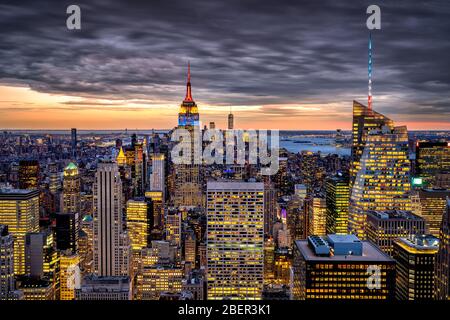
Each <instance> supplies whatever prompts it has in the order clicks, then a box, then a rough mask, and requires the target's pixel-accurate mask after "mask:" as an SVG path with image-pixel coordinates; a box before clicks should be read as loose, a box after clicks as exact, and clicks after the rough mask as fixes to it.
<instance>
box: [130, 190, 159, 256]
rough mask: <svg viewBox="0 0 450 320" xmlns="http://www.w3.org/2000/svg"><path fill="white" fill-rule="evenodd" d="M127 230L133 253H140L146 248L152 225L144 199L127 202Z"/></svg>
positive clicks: (151, 218) (151, 217)
mask: <svg viewBox="0 0 450 320" xmlns="http://www.w3.org/2000/svg"><path fill="white" fill-rule="evenodd" d="M126 222H127V230H128V234H129V236H130V243H131V248H132V250H133V252H140V251H141V250H142V249H143V248H145V247H147V244H148V239H149V235H150V232H151V229H152V226H153V225H152V224H153V212H152V211H151V207H150V208H149V205H148V203H147V201H145V198H135V199H132V200H128V201H127V213H126Z"/></svg>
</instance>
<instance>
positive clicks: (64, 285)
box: [59, 250, 81, 300]
mask: <svg viewBox="0 0 450 320" xmlns="http://www.w3.org/2000/svg"><path fill="white" fill-rule="evenodd" d="M80 278H81V272H80V256H79V255H78V254H77V253H73V252H72V251H70V250H68V251H63V252H61V255H60V269H59V279H60V287H59V288H60V289H59V290H60V298H59V299H60V300H74V299H75V289H77V288H79V287H80V282H81V279H80Z"/></svg>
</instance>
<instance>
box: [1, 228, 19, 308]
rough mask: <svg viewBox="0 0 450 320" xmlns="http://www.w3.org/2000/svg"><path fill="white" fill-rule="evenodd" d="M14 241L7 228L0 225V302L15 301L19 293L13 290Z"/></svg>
mask: <svg viewBox="0 0 450 320" xmlns="http://www.w3.org/2000/svg"><path fill="white" fill-rule="evenodd" d="M15 283H16V282H15V279H14V239H13V236H12V235H11V234H10V233H9V232H8V226H6V225H2V224H0V300H17V299H19V297H20V293H19V292H17V291H16V290H15Z"/></svg>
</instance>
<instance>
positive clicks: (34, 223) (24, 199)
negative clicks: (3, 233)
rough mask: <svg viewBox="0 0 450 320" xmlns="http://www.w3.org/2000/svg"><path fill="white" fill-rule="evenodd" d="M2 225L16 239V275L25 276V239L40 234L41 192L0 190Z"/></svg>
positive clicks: (0, 218)
mask: <svg viewBox="0 0 450 320" xmlns="http://www.w3.org/2000/svg"><path fill="white" fill-rule="evenodd" d="M0 224H4V225H7V226H8V230H9V233H10V234H11V235H12V236H13V238H14V274H16V275H23V274H25V271H26V270H25V237H26V234H27V233H28V232H39V191H38V190H22V189H0Z"/></svg>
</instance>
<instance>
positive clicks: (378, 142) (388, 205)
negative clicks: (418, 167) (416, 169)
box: [349, 126, 411, 240]
mask: <svg viewBox="0 0 450 320" xmlns="http://www.w3.org/2000/svg"><path fill="white" fill-rule="evenodd" d="M408 154H409V153H408V133H407V131H406V127H396V128H394V129H391V128H390V127H388V126H383V128H382V129H380V130H379V129H373V130H371V131H370V132H369V133H368V134H367V135H366V140H365V145H364V150H363V153H362V155H361V157H360V164H359V170H358V171H357V174H356V177H355V180H354V183H353V186H352V192H351V196H350V206H349V231H350V232H351V233H353V234H355V235H357V236H358V237H359V238H360V239H362V240H365V239H366V234H365V230H364V226H365V224H366V214H367V212H368V211H370V210H375V211H383V210H411V200H410V197H409V194H410V191H411V184H410V180H409V179H410V175H409V170H410V162H409V158H408Z"/></svg>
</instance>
